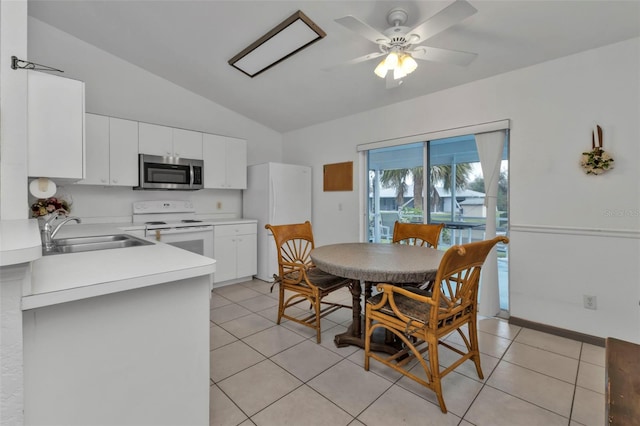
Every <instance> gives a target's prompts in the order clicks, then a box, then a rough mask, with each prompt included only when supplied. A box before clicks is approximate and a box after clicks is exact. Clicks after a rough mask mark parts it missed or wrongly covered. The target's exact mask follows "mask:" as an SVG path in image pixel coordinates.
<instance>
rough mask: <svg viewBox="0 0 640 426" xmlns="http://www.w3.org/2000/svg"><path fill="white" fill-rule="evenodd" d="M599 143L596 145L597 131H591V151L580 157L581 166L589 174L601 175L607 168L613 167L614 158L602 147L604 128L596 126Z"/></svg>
mask: <svg viewBox="0 0 640 426" xmlns="http://www.w3.org/2000/svg"><path fill="white" fill-rule="evenodd" d="M596 130H597V134H598V145H597V146H596V132H595V131H592V132H591V151H588V152H583V153H582V158H581V159H580V167H582V169H583V170H584V171H585V173H586V174H588V175H601V174H602V173H604V172H606V171H607V170H611V169H613V161H614V160H613V158H612V157H611V155H609V154H608V153H607V152H606V151H605V150H604V149H602V128H601V127H600V126H596Z"/></svg>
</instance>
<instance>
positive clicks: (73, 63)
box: [25, 17, 282, 218]
mask: <svg viewBox="0 0 640 426" xmlns="http://www.w3.org/2000/svg"><path fill="white" fill-rule="evenodd" d="M28 47H29V56H30V58H31V60H33V61H36V62H38V63H42V64H46V65H50V66H53V67H56V68H59V69H62V70H64V75H65V76H66V77H70V78H75V79H78V80H82V81H84V82H85V90H86V111H87V112H91V113H96V114H104V115H110V116H114V117H120V118H126V119H130V120H137V121H144V122H149V123H156V124H163V125H167V126H173V127H180V128H185V129H192V130H197V131H202V132H207V133H213V134H219V135H226V136H233V137H237V138H242V139H246V140H247V151H248V158H247V160H248V163H249V164H257V163H262V162H266V161H281V153H282V135H281V134H280V133H278V132H276V131H274V130H271V129H269V128H268V127H265V126H263V125H261V124H259V123H256V122H255V121H252V120H249V119H248V118H246V117H244V116H242V115H240V114H237V113H235V112H233V111H231V110H229V109H226V108H224V107H222V106H220V105H218V104H216V103H214V102H211V101H209V100H208V99H205V98H203V97H202V96H199V95H197V94H195V93H193V92H189V91H187V90H185V89H183V88H181V87H179V86H177V85H175V84H173V83H171V82H169V81H167V80H164V79H162V78H160V77H158V76H156V75H154V74H151V73H150V72H147V71H145V70H143V69H142V68H139V67H137V66H135V65H133V64H131V63H128V62H126V61H123V60H121V59H119V58H117V57H115V56H113V55H111V54H109V53H107V52H105V51H103V50H100V49H98V48H96V47H95V46H92V45H90V44H88V43H86V42H84V41H82V40H79V39H77V38H75V37H73V36H71V35H69V34H67V33H64V32H62V31H60V30H58V29H56V28H54V27H52V26H50V25H48V24H45V23H44V22H42V21H39V20H37V19H35V18H32V17H29V20H28ZM176 66H185V67H188V66H189V64H182V65H180V64H176ZM212 78H215V77H213V76H212ZM25 190H26V186H25ZM63 192H64V193H67V194H70V195H71V196H72V198H73V203H74V206H73V214H74V215H79V216H81V217H87V216H90V217H97V218H99V217H107V216H122V215H130V214H131V202H132V201H136V200H147V199H158V198H164V199H176V200H183V199H190V200H192V201H193V202H194V204H195V206H196V209H197V211H198V213H202V214H208V213H213V214H216V215H218V214H224V215H236V216H239V215H241V214H242V194H241V191H239V190H201V191H196V192H178V191H173V192H169V193H167V192H159V191H151V192H149V191H133V190H131V189H130V188H106V187H97V186H92V187H88V188H87V187H80V186H79V185H70V186H67V187H66V188H64V189H63ZM101 200H102V202H101ZM104 200H108V202H104ZM217 202H222V206H223V207H222V209H221V210H218V209H217V208H216V205H217ZM26 211H27V206H25V212H26Z"/></svg>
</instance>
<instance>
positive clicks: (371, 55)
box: [344, 52, 384, 65]
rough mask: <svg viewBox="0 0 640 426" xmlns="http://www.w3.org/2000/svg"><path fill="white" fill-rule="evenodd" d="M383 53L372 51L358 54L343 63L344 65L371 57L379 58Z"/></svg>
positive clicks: (357, 62)
mask: <svg viewBox="0 0 640 426" xmlns="http://www.w3.org/2000/svg"><path fill="white" fill-rule="evenodd" d="M383 55H384V53H382V52H373V53H369V54H367V55H364V56H360V57H358V58H353V59H351V60H350V61H347V62H345V63H344V64H345V65H353V64H359V63H360V62H365V61H368V60H371V59H375V58H379V57H380V56H383Z"/></svg>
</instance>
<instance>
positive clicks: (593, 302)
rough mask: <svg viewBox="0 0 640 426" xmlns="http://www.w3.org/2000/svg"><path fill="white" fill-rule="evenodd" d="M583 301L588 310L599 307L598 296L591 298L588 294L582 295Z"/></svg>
mask: <svg viewBox="0 0 640 426" xmlns="http://www.w3.org/2000/svg"><path fill="white" fill-rule="evenodd" d="M582 301H583V302H584V307H585V308H586V309H594V310H595V309H596V308H597V306H598V300H597V298H596V296H589V295H587V294H584V295H582Z"/></svg>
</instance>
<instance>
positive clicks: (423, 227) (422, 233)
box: [392, 222, 444, 249]
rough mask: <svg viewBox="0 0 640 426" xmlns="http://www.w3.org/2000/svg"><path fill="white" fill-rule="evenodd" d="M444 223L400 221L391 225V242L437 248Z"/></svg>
mask: <svg viewBox="0 0 640 426" xmlns="http://www.w3.org/2000/svg"><path fill="white" fill-rule="evenodd" d="M442 228H444V223H438V224H435V223H430V224H424V223H402V222H396V223H395V225H394V226H393V240H392V242H393V243H396V244H410V245H416V246H421V247H433V248H434V249H437V248H438V241H439V240H440V233H441V232H442Z"/></svg>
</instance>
